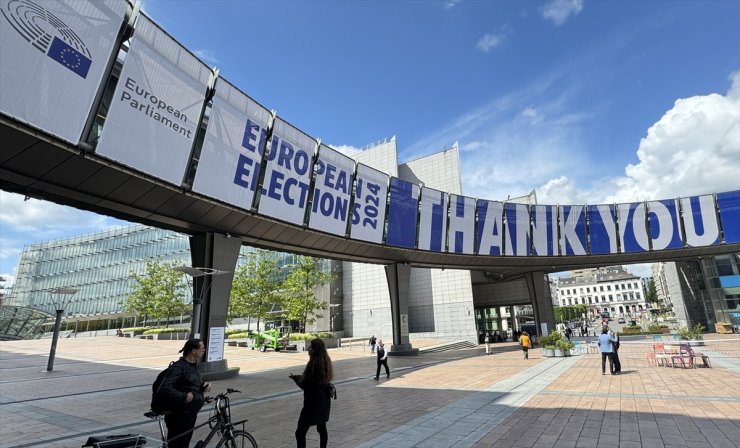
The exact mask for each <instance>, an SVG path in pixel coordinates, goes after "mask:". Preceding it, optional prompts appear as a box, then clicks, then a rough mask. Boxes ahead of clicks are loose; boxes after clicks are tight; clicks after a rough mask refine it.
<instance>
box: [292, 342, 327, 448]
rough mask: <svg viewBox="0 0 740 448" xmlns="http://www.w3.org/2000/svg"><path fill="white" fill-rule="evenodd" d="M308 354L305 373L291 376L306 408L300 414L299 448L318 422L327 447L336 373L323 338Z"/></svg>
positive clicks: (324, 445) (321, 440)
mask: <svg viewBox="0 0 740 448" xmlns="http://www.w3.org/2000/svg"><path fill="white" fill-rule="evenodd" d="M308 356H309V359H308V364H306V368H305V369H304V370H303V374H302V375H293V374H292V373H291V374H290V378H291V379H292V380H293V381H295V383H296V384H297V385H298V387H300V388H301V389H303V409H301V416H300V417H299V418H298V427H297V428H296V430H295V440H296V442H297V444H298V448H305V447H306V434H307V433H308V428H310V427H311V426H313V425H316V431H317V432H318V433H319V443H320V445H321V448H326V445H327V443H329V433H328V432H327V431H326V422H328V421H329V413H330V412H331V399H330V397H329V393H330V392H329V383H330V382H331V380H332V377H333V376H334V374H333V371H332V366H331V358H329V353H328V352H327V351H326V346H325V345H324V341H322V340H321V339H314V340H312V341H311V342H310V343H309V346H308Z"/></svg>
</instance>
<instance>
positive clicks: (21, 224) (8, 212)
mask: <svg viewBox="0 0 740 448" xmlns="http://www.w3.org/2000/svg"><path fill="white" fill-rule="evenodd" d="M0 204H2V210H3V212H2V213H0V222H2V223H3V225H4V226H7V227H8V228H9V229H12V230H15V231H20V232H29V233H33V234H34V235H35V236H36V237H37V239H44V238H45V236H47V235H52V234H57V233H58V232H67V231H69V230H70V229H74V228H84V229H91V228H94V229H102V228H105V227H108V226H109V225H110V224H109V223H108V221H107V220H108V219H109V218H107V217H105V216H101V215H96V214H95V213H91V212H85V211H82V210H78V209H75V208H72V207H65V206H61V205H57V204H54V203H53V202H46V201H40V200H37V199H28V200H27V201H26V200H24V198H23V196H22V195H19V194H13V193H7V192H4V191H0Z"/></svg>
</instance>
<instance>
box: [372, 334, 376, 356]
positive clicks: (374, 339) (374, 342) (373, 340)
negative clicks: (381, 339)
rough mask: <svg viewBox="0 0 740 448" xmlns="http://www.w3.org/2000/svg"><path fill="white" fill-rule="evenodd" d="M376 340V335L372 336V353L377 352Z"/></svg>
mask: <svg viewBox="0 0 740 448" xmlns="http://www.w3.org/2000/svg"><path fill="white" fill-rule="evenodd" d="M376 342H377V339H376V338H375V335H372V336H370V354H371V355H374V354H375V348H376Z"/></svg>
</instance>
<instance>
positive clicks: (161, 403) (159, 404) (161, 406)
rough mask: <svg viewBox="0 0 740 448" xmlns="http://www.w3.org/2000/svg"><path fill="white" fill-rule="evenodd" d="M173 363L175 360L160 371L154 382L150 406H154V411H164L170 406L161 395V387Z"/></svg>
mask: <svg viewBox="0 0 740 448" xmlns="http://www.w3.org/2000/svg"><path fill="white" fill-rule="evenodd" d="M173 364H175V361H172V362H171V363H170V365H169V366H167V368H166V369H164V370H162V371H161V372H159V374H158V375H157V378H156V379H155V380H154V383H152V403H151V405H150V406H151V408H152V411H154V412H163V411H167V410H169V409H168V408H169V406H168V404H167V403H166V401H165V400H163V399H162V398H161V397H160V396H159V388H160V387H162V382H163V381H164V379H165V377H166V376H167V374H168V373H169V371H170V368H171V367H172V365H173Z"/></svg>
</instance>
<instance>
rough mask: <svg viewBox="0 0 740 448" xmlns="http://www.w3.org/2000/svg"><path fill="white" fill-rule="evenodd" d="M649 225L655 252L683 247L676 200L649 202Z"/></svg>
mask: <svg viewBox="0 0 740 448" xmlns="http://www.w3.org/2000/svg"><path fill="white" fill-rule="evenodd" d="M647 205H648V224H650V239H651V241H652V248H653V250H663V249H680V248H682V247H683V239H682V238H681V228H680V227H679V225H678V206H677V205H676V201H675V200H674V199H671V200H665V201H651V202H648V204H647Z"/></svg>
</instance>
